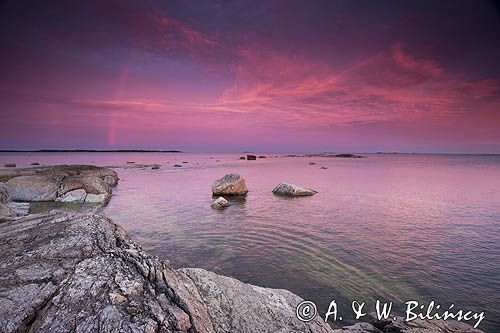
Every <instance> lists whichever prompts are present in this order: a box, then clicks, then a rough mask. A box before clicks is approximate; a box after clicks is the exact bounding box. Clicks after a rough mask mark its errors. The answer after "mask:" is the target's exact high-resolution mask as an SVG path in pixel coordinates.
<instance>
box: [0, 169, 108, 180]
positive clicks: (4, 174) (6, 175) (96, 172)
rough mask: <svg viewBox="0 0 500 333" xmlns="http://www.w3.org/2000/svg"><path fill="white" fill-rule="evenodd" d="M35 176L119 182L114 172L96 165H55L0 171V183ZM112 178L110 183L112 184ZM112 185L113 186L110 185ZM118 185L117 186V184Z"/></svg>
mask: <svg viewBox="0 0 500 333" xmlns="http://www.w3.org/2000/svg"><path fill="white" fill-rule="evenodd" d="M34 175H38V176H40V175H62V176H78V175H92V176H95V177H99V178H102V179H104V178H105V177H106V176H110V177H111V178H114V179H115V180H116V182H117V181H118V175H117V174H116V172H115V171H114V170H111V169H109V168H104V167H98V166H94V165H53V166H38V167H31V168H18V169H0V182H7V181H8V180H9V179H11V178H14V177H19V176H34ZM111 178H109V181H110V182H111ZM110 185H111V184H110ZM115 185H116V184H115Z"/></svg>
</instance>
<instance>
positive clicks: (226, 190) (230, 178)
mask: <svg viewBox="0 0 500 333" xmlns="http://www.w3.org/2000/svg"><path fill="white" fill-rule="evenodd" d="M212 193H213V194H214V195H245V194H247V193H248V189H247V185H246V183H245V179H244V178H243V177H241V176H240V175H239V174H237V173H230V174H227V175H225V176H224V177H222V178H220V179H217V180H216V181H215V182H214V183H213V185H212Z"/></svg>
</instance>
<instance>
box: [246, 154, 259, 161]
mask: <svg viewBox="0 0 500 333" xmlns="http://www.w3.org/2000/svg"><path fill="white" fill-rule="evenodd" d="M256 159H257V156H255V155H247V160H248V161H254V160H256Z"/></svg>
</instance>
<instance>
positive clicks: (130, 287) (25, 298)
mask: <svg viewBox="0 0 500 333" xmlns="http://www.w3.org/2000/svg"><path fill="white" fill-rule="evenodd" d="M0 248H1V251H0V300H1V301H0V332H49V331H50V332H97V331H100V332H188V331H190V332H213V331H214V330H213V327H212V324H211V321H210V319H209V317H208V314H207V312H206V310H205V308H204V305H203V301H202V300H201V298H200V296H199V294H198V293H197V289H196V287H195V286H194V284H193V282H192V281H191V280H190V279H189V278H188V277H187V276H186V275H184V274H182V273H179V272H177V271H175V270H174V269H172V267H171V266H170V264H169V263H168V262H166V261H160V260H158V259H157V258H156V257H152V256H149V255H147V254H145V253H144V252H142V250H141V249H140V247H139V246H137V245H136V244H135V243H133V242H132V241H131V240H130V239H129V238H128V236H127V235H126V234H125V232H124V231H123V230H122V229H121V228H119V227H118V226H116V225H115V224H114V223H113V222H111V220H109V219H107V218H105V217H103V216H99V215H92V214H67V213H53V214H42V215H32V216H28V217H24V218H18V219H4V220H2V221H0Z"/></svg>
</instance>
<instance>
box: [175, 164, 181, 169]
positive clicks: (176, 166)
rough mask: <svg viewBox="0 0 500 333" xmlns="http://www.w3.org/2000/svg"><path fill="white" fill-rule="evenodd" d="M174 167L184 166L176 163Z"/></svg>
mask: <svg viewBox="0 0 500 333" xmlns="http://www.w3.org/2000/svg"><path fill="white" fill-rule="evenodd" d="M174 168H182V165H180V164H174Z"/></svg>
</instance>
